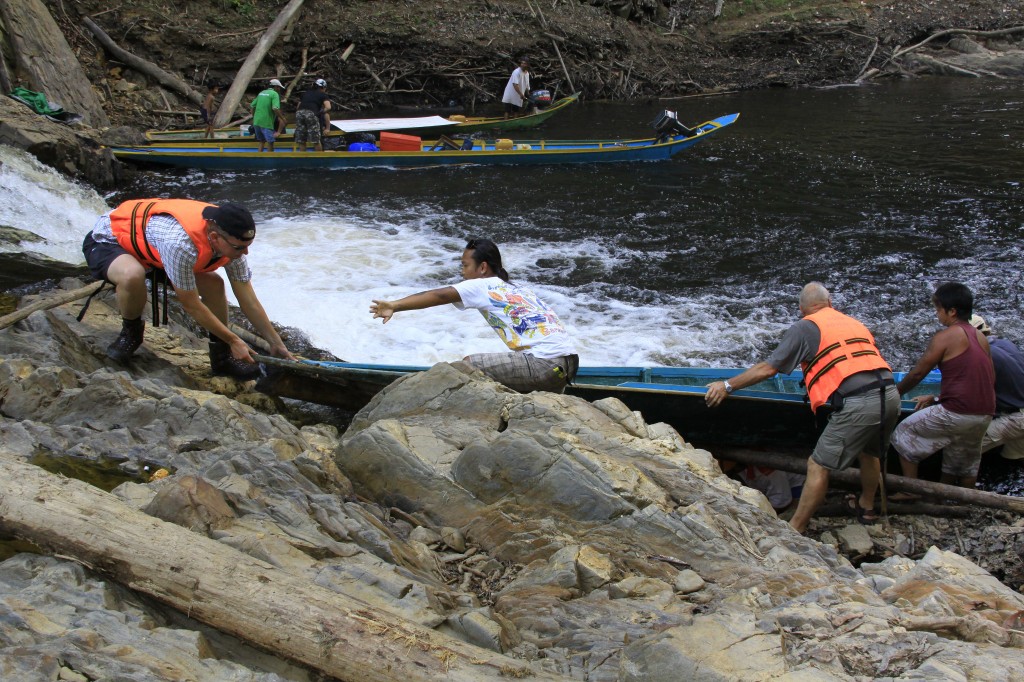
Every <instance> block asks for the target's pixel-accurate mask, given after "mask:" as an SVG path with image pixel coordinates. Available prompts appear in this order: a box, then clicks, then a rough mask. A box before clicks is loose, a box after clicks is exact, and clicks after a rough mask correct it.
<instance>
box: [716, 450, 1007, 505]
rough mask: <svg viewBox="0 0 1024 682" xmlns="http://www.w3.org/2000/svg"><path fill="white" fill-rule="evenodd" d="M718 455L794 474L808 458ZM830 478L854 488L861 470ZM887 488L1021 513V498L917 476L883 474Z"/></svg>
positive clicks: (747, 452)
mask: <svg viewBox="0 0 1024 682" xmlns="http://www.w3.org/2000/svg"><path fill="white" fill-rule="evenodd" d="M717 456H719V457H720V458H721V459H731V460H733V461H735V462H740V463H741V464H755V465H761V466H767V467H771V468H773V469H779V470H781V471H790V472H793V473H796V474H806V473H807V458H806V457H805V458H800V457H793V456H792V455H787V454H785V453H781V452H761V451H758V450H749V449H746V448H720V449H719V450H718V452H717ZM829 481H830V482H831V483H842V484H845V485H847V486H851V487H854V488H859V487H860V469H855V468H853V467H851V468H849V469H846V470H845V471H830V472H829ZM885 487H886V491H900V492H907V493H914V494H917V495H922V496H925V497H927V498H929V499H931V500H956V501H958V502H966V503H968V504H975V505H978V506H979V507H989V508H991V509H1005V510H1008V511H1012V512H1017V513H1018V514H1021V513H1024V499H1022V498H1019V497H1010V496H1009V495H1000V494H998V493H990V492H985V491H984V490H975V489H973V488H961V487H960V486H955V485H946V484H945V483H935V482H933V481H922V480H921V479H918V478H906V477H904V476H896V475H894V474H887V475H886V477H885Z"/></svg>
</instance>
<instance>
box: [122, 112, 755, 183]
mask: <svg viewBox="0 0 1024 682" xmlns="http://www.w3.org/2000/svg"><path fill="white" fill-rule="evenodd" d="M738 118H739V114H729V115H727V116H721V117H719V118H716V119H714V120H712V121H707V122H705V123H702V124H700V125H699V126H696V127H695V128H693V129H690V132H689V134H676V135H665V136H662V137H658V138H647V139H641V140H512V142H511V147H512V148H511V149H504V148H499V145H498V144H497V143H496V141H495V140H472V141H471V142H472V144H473V147H472V149H452V148H451V147H450V146H449V145H443V144H441V143H439V142H435V141H427V142H423V143H422V144H421V146H420V149H419V151H327V152H314V151H309V152H306V151H293V150H292V148H291V146H286V145H284V144H278V145H276V146H275V149H274V151H273V152H259V151H256V150H254V149H253V148H252V147H251V146H248V145H247V143H244V142H243V143H236V142H233V141H231V140H224V141H222V143H221V144H220V145H217V146H203V147H195V146H190V145H188V144H177V145H176V144H161V145H150V146H143V147H110V149H111V150H112V151H113V153H114V155H115V156H116V157H117V158H119V159H121V160H122V161H130V162H135V163H149V164H159V165H165V166H177V167H181V168H199V169H205V170H293V169H301V168H311V169H329V168H429V167H432V166H452V165H540V164H560V163H606V162H622V161H659V160H664V159H668V158H671V157H672V156H674V155H676V154H678V153H679V152H681V151H683V150H684V149H687V148H688V147H692V146H693V145H695V144H697V143H698V142H702V141H704V140H706V139H707V138H709V137H711V136H712V135H714V134H715V133H717V132H718V131H719V130H721V129H722V128H725V127H727V126H729V125H732V124H733V123H735V122H736V120H737V119H738ZM467 142H468V141H467Z"/></svg>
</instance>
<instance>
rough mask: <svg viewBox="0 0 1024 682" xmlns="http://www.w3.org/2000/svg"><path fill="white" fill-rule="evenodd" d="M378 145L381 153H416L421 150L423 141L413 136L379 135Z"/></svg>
mask: <svg viewBox="0 0 1024 682" xmlns="http://www.w3.org/2000/svg"><path fill="white" fill-rule="evenodd" d="M378 145H379V146H380V150H381V151H382V152H418V151H420V150H421V149H423V139H422V138H420V137H417V136H415V135H399V134H398V133H381V134H380V142H379V143H378Z"/></svg>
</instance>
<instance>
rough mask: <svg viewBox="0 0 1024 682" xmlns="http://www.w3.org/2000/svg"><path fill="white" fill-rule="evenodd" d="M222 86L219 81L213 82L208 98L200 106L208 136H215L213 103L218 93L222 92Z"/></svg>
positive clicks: (200, 113) (208, 91)
mask: <svg viewBox="0 0 1024 682" xmlns="http://www.w3.org/2000/svg"><path fill="white" fill-rule="evenodd" d="M220 88H221V85H220V83H219V82H217V81H213V82H211V83H210V85H209V88H208V89H207V91H206V99H204V100H203V106H201V107H199V117H200V118H202V119H203V123H205V124H206V137H208V138H209V137H213V105H214V102H215V101H216V98H217V94H218V93H219V92H220Z"/></svg>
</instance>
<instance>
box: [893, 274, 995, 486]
mask: <svg viewBox="0 0 1024 682" xmlns="http://www.w3.org/2000/svg"><path fill="white" fill-rule="evenodd" d="M932 303H933V305H934V306H935V315H936V317H938V319H939V322H941V323H942V324H943V325H944V326H945V327H946V328H945V329H943V330H941V331H939V332H938V333H936V334H935V336H933V337H932V340H931V342H930V343H929V344H928V348H927V349H925V351H924V354H923V355H922V356H921V358H920V359H919V360H918V361H917V364H916V365H914V368H913V369H912V370H910V371H909V372H907V374H906V376H904V377H903V379H902V380H901V381H900V383H899V385H898V386H897V388H898V389H899V391H900V395H902V394H904V393H906V392H907V391H909V390H910V389H912V388H914V387H915V386H917V385H918V384H919V383H920V382H921V380H922V379H923V378H924V377H925V376H926V375H927V374H928V372H930V371H932V370H933V369H935V368H936V367H938V368H939V371H940V372H941V373H942V384H941V385H940V388H939V395H938V396H934V395H924V396H917V397H915V398H914V401H915V402H916V403H917V408H916V409H915V411H914V413H913V414H912V415H910V416H909V417H907V418H906V419H904V420H903V421H902V422H900V425H899V426H897V427H896V431H894V432H893V434H892V445H893V447H894V448H895V449H896V452H898V453H899V455H900V465H901V466H902V467H903V475H904V476H906V477H907V478H917V470H918V465H919V464H920V463H921V462H923V461H924V460H925V459H927V458H928V457H931V456H932V455H934V454H935V453H936V452H938V451H939V450H942V476H941V479H940V480H941V481H942V482H943V483H948V484H950V485H960V486H963V487H965V488H973V487H974V484H975V483H976V482H977V480H978V466H979V465H980V464H981V441H982V439H983V438H984V437H985V432H986V430H987V429H988V425H989V422H991V421H992V415H993V414H994V413H995V411H996V392H995V381H996V379H995V369H994V367H993V365H992V354H991V351H990V350H989V344H988V339H986V338H985V335H984V334H982V333H981V331H979V330H977V329H975V328H974V327H972V326H971V324H970V319H971V315H972V314H973V313H974V294H972V293H971V290H970V289H968V288H967V286H965V285H963V284H961V283H959V282H946V283H945V284H942V285H940V286H939V287H938V288H937V289H936V290H935V293H934V294H933V295H932ZM913 497H914V496H913V495H894V496H893V497H892V499H894V500H896V499H908V498H913Z"/></svg>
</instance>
